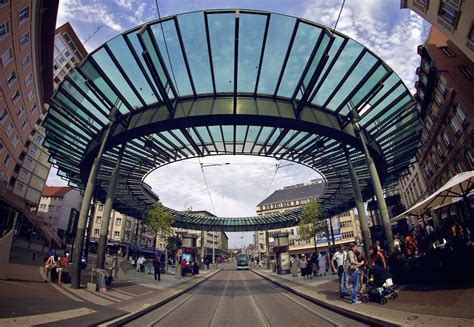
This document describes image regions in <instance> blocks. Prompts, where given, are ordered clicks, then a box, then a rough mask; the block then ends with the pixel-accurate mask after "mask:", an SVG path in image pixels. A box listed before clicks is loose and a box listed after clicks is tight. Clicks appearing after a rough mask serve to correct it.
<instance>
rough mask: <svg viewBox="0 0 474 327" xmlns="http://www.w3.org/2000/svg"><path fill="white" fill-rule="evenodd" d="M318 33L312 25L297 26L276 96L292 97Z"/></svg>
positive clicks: (318, 30) (319, 31) (318, 29)
mask: <svg viewBox="0 0 474 327" xmlns="http://www.w3.org/2000/svg"><path fill="white" fill-rule="evenodd" d="M320 33H321V29H320V28H318V27H315V26H313V25H309V24H305V23H300V24H299V25H298V31H297V32H296V37H295V41H294V43H293V47H292V49H291V53H290V57H289V58H288V63H287V66H286V69H285V73H284V74H283V79H282V81H281V85H280V88H279V90H278V96H282V97H287V98H290V97H291V96H292V95H293V92H294V91H295V88H296V85H297V84H298V82H299V80H300V77H301V74H302V73H303V70H304V68H305V66H306V63H307V62H308V59H309V56H310V55H311V52H312V51H313V48H314V46H315V44H316V42H317V40H318V37H319V34H320Z"/></svg>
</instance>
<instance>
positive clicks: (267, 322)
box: [238, 271, 271, 327]
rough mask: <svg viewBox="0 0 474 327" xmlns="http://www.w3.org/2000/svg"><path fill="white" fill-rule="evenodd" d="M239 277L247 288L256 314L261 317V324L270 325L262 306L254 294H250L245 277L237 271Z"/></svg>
mask: <svg viewBox="0 0 474 327" xmlns="http://www.w3.org/2000/svg"><path fill="white" fill-rule="evenodd" d="M238 273H239V277H240V279H241V280H242V282H243V284H244V285H245V288H246V289H247V291H248V292H249V295H250V300H252V303H253V305H254V308H255V311H257V314H258V315H259V316H260V318H261V319H262V321H263V324H264V325H265V326H268V327H270V326H271V324H270V321H268V319H267V317H266V316H265V314H264V313H263V310H262V308H261V307H260V305H259V304H258V303H257V300H256V299H255V297H254V295H253V294H252V292H251V291H250V289H249V287H248V285H247V282H246V281H245V279H243V278H242V275H241V272H240V271H239V272H238Z"/></svg>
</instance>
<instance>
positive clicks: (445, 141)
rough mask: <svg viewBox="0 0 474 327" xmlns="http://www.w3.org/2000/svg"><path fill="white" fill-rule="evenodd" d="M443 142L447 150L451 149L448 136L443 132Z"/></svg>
mask: <svg viewBox="0 0 474 327" xmlns="http://www.w3.org/2000/svg"><path fill="white" fill-rule="evenodd" d="M443 141H444V144H446V147H447V148H448V149H449V148H451V141H450V140H449V136H448V134H447V133H446V132H443Z"/></svg>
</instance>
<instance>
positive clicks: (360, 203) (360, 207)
mask: <svg viewBox="0 0 474 327" xmlns="http://www.w3.org/2000/svg"><path fill="white" fill-rule="evenodd" d="M343 148H344V153H345V155H346V160H347V166H348V167H349V175H350V177H351V184H352V189H353V190H354V200H355V203H356V208H357V212H358V214H359V223H360V230H361V232H362V238H363V239H364V254H365V257H366V258H367V260H370V255H369V247H370V246H371V245H372V240H371V239H370V233H369V227H368V226H367V216H366V214H365V208H364V199H363V198H362V193H361V191H360V186H359V180H358V179H357V172H356V171H355V169H354V166H353V165H352V160H351V157H350V155H349V151H348V150H347V147H346V146H343Z"/></svg>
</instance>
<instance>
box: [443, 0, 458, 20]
mask: <svg viewBox="0 0 474 327" xmlns="http://www.w3.org/2000/svg"><path fill="white" fill-rule="evenodd" d="M439 15H440V16H441V17H443V18H444V19H445V20H446V21H448V22H449V23H450V24H451V25H454V24H456V20H457V18H458V8H456V7H455V6H453V5H452V4H451V3H448V2H447V1H445V0H441V6H440V7H439Z"/></svg>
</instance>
